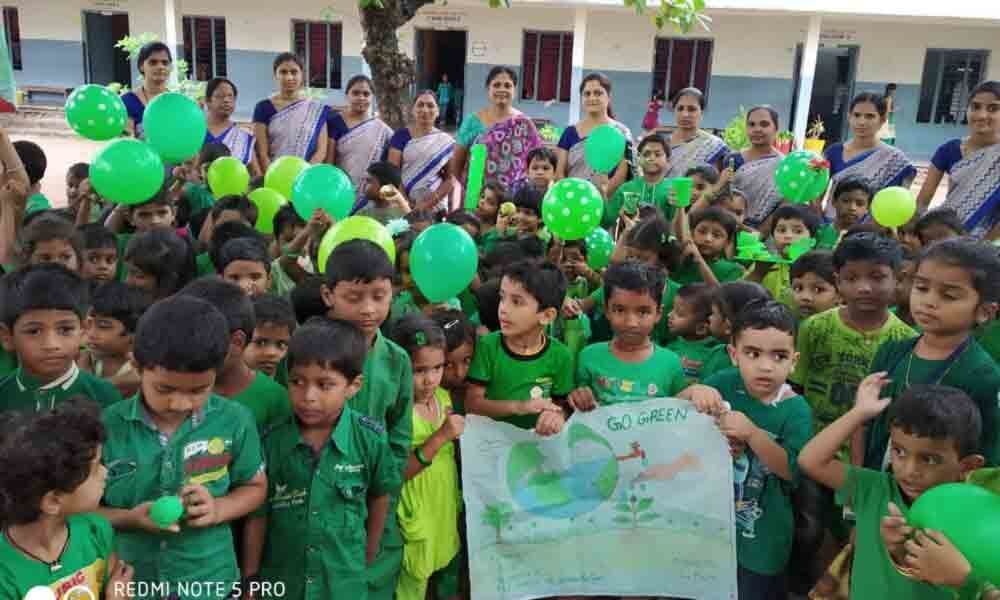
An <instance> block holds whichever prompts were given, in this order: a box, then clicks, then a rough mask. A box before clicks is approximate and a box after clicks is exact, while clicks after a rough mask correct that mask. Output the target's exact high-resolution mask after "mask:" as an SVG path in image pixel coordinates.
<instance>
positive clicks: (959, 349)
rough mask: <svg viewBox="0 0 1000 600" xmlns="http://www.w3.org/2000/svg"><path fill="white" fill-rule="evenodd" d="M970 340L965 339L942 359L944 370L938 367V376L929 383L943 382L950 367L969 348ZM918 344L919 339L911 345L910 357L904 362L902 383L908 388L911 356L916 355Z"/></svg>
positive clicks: (969, 338)
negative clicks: (904, 372)
mask: <svg viewBox="0 0 1000 600" xmlns="http://www.w3.org/2000/svg"><path fill="white" fill-rule="evenodd" d="M970 340H972V338H971V337H967V338H965V341H963V342H962V343H961V344H959V345H958V347H957V348H955V349H954V350H953V351H952V353H951V354H950V355H949V356H948V358H946V359H944V362H945V367H944V369H941V368H940V367H939V368H938V371H939V372H940V375H939V376H937V377H931V378H930V379H931V380H932V381H931V383H933V384H934V385H938V384H940V383H941V382H942V381H944V378H945V375H947V374H948V371H951V367H952V366H953V365H954V364H955V363H956V362H958V358H959V357H960V356H962V354H963V353H964V352H965V349H966V348H968V347H969V342H970ZM919 342H920V338H917V341H916V342H914V343H913V347H912V348H911V349H910V357H909V358H908V359H907V361H906V375H905V377H904V378H903V379H904V382H905V383H906V387H910V367H912V366H913V355H914V354H916V353H917V343H919ZM933 375H938V373H934V374H933Z"/></svg>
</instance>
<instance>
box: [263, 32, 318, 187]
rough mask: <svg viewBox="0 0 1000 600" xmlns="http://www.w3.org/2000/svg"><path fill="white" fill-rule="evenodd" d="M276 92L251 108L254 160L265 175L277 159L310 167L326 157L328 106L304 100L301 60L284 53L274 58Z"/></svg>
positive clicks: (289, 53)
mask: <svg viewBox="0 0 1000 600" xmlns="http://www.w3.org/2000/svg"><path fill="white" fill-rule="evenodd" d="M274 79H275V81H276V82H277V84H278V93H277V94H274V95H273V96H271V97H270V98H266V99H264V100H261V101H260V102H258V103H257V106H256V107H255V108H254V109H253V124H254V135H255V137H256V138H257V159H258V160H259V161H260V169H261V171H263V172H267V168H268V167H269V166H271V161H272V160H274V159H276V158H278V157H280V156H298V157H299V158H302V159H305V160H307V161H309V162H310V163H312V164H318V163H321V162H323V160H324V159H325V158H326V115H327V112H329V110H330V107H328V106H326V105H325V104H323V103H322V102H316V101H315V100H309V99H308V98H303V89H302V82H303V67H302V59H300V58H299V57H298V56H295V55H294V54H292V53H291V52H283V53H281V54H279V55H278V56H277V58H275V59H274Z"/></svg>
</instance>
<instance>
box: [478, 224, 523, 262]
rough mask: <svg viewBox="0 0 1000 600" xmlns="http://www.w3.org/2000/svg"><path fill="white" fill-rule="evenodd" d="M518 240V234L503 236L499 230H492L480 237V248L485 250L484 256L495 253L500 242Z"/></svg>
mask: <svg viewBox="0 0 1000 600" xmlns="http://www.w3.org/2000/svg"><path fill="white" fill-rule="evenodd" d="M516 239H517V233H516V232H512V233H507V234H501V233H500V231H499V230H498V229H497V228H495V227H494V228H493V229H490V230H489V231H487V232H486V233H484V234H482V235H481V236H479V247H480V248H482V250H483V255H486V254H489V253H490V252H493V250H494V249H495V248H496V247H497V244H499V243H500V242H507V241H512V240H516Z"/></svg>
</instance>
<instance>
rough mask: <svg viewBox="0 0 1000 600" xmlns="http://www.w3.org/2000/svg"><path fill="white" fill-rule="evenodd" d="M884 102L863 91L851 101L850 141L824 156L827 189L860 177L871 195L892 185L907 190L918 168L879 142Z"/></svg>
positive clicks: (830, 210)
mask: <svg viewBox="0 0 1000 600" xmlns="http://www.w3.org/2000/svg"><path fill="white" fill-rule="evenodd" d="M886 110H887V106H886V100H885V98H884V97H883V96H881V95H879V94H874V93H871V92H865V93H862V94H858V95H857V96H855V97H854V99H853V100H851V104H850V107H849V109H848V117H847V119H848V120H847V122H848V124H849V125H850V127H851V139H850V140H848V141H847V142H846V143H843V144H839V143H838V144H833V145H832V146H830V147H829V148H827V149H826V151H825V152H824V153H823V154H824V156H826V160H827V161H829V163H830V189H831V190H832V189H835V188H836V187H837V184H838V183H840V182H841V181H843V180H845V179H847V178H850V177H862V178H864V179H866V180H867V181H868V184H869V185H870V186H871V188H872V190H873V191H874V192H878V191H879V190H882V189H885V188H887V187H891V186H903V187H909V186H910V183H911V182H912V181H913V178H914V177H916V176H917V168H916V167H914V166H913V163H912V162H910V159H909V158H907V157H906V155H905V154H903V152H902V150H900V149H898V148H895V147H893V146H890V145H889V144H886V143H883V142H882V141H881V140H879V138H878V135H879V130H880V129H881V128H882V125H883V124H884V123H885V119H886ZM826 215H827V217H830V218H833V217H834V216H835V211H834V209H833V201H832V200H831V201H830V202H828V203H827V207H826Z"/></svg>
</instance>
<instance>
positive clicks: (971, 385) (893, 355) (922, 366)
mask: <svg viewBox="0 0 1000 600" xmlns="http://www.w3.org/2000/svg"><path fill="white" fill-rule="evenodd" d="M915 342H916V341H915V340H912V339H911V340H903V341H896V342H886V343H884V344H882V345H881V346H880V347H879V349H878V352H877V353H876V354H875V358H874V359H873V360H872V365H871V368H870V369H869V371H870V372H871V373H878V372H879V371H887V372H888V373H889V379H890V383H889V385H887V386H886V387H885V388H883V390H882V394H881V395H882V397H884V398H892V399H893V400H896V399H897V398H899V397H900V396H901V395H902V394H903V392H904V391H906V389H907V388H908V387H909V386H911V385H915V384H921V383H924V384H937V383H940V384H941V385H947V386H950V387H953V388H957V389H959V390H962V391H963V392H965V393H966V394H968V396H969V398H971V399H972V401H973V402H975V403H976V405H977V406H978V407H979V413H980V415H981V416H982V419H983V430H982V435H981V436H980V438H979V440H980V446H981V449H982V452H983V455H984V456H985V457H986V462H987V463H989V464H991V465H995V464H997V462H998V461H1000V456H997V455H996V454H995V448H994V446H995V441H996V419H997V413H998V411H997V394H998V392H1000V367H998V366H997V364H996V363H995V362H994V361H993V359H992V358H991V357H990V355H989V354H987V352H986V350H984V349H983V348H982V346H980V345H979V343H977V342H976V341H975V340H972V341H970V343H969V345H968V346H966V347H965V349H964V350H963V351H962V353H961V354H959V355H958V357H956V358H955V360H954V361H953V362H951V363H950V364H948V362H947V361H944V360H924V359H922V358H920V357H918V356H915V355H914V354H913V347H914V344H915ZM888 445H889V423H888V411H882V414H880V415H879V416H877V417H875V419H874V420H873V421H871V422H870V423H869V424H868V428H867V429H866V437H865V463H864V464H865V466H866V467H868V468H869V469H882V468H883V464H884V462H883V460H884V458H885V454H886V449H887V447H888Z"/></svg>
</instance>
